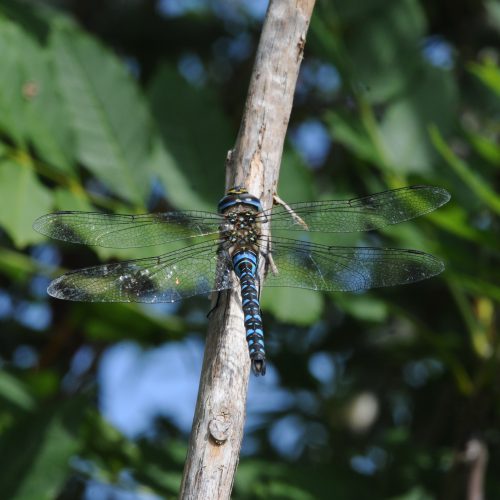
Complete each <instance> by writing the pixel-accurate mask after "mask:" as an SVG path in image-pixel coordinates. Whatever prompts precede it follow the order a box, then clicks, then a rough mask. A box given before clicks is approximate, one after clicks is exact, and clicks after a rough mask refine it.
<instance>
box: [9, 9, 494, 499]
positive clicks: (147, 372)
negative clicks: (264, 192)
mask: <svg viewBox="0 0 500 500" xmlns="http://www.w3.org/2000/svg"><path fill="white" fill-rule="evenodd" d="M265 9H266V2H265V1H247V2H244V1H242V0H240V1H229V0H219V1H216V0H190V1H180V0H178V1H174V0H171V1H167V0H165V1H159V0H142V1H141V0H106V1H97V0H92V1H90V0H86V1H83V0H81V1H77V0H74V1H62V0H61V1H53V2H41V1H36V2H35V1H32V2H22V1H20V0H18V1H14V0H3V1H2V3H1V4H0V369H1V371H0V471H1V473H0V491H1V492H2V498H16V499H28V500H30V499H34V500H42V499H53V498H61V499H78V498H86V499H90V500H96V499H120V500H121V499H156V498H175V495H176V492H177V491H178V487H179V484H180V478H181V472H182V467H183V462H184V458H185V452H186V444H187V439H188V435H189V430H190V425H191V419H192V415H193V411H194V403H195V398H196V391H197V383H198V378H199V374H200V369H201V359H202V353H203V340H204V333H205V330H206V318H205V314H206V312H207V311H208V309H209V302H208V301H207V300H205V299H204V298H203V297H202V298H198V299H191V300H186V301H185V302H183V303H181V304H177V305H174V306H171V305H158V306H153V307H143V306H138V305H129V304H125V305H121V304H84V303H68V302H61V301H57V300H53V299H49V297H48V296H47V295H46V293H45V290H46V287H47V284H48V282H49V281H50V279H51V278H53V277H54V276H57V275H58V274H60V273H61V272H62V270H63V269H73V268H78V267H83V266H85V265H94V264H98V263H99V262H101V261H106V260H109V259H112V258H129V257H134V256H135V257H137V256H141V255H146V254H149V255H151V252H154V251H153V250H151V249H148V250H147V252H149V253H144V252H146V251H144V252H143V253H140V252H137V251H135V252H132V251H114V250H109V249H108V250H103V249H94V250H91V249H88V248H85V247H79V246H72V245H63V244H59V243H57V242H54V241H47V240H45V239H44V238H43V237H41V236H40V235H38V234H37V233H35V232H34V231H33V230H32V228H31V225H32V222H33V220H34V219H35V218H36V217H38V216H40V215H42V214H43V213H47V212H50V211H53V210H100V211H116V212H144V211H161V210H168V209H193V208H202V209H206V210H213V209H214V208H215V207H216V204H217V201H218V200H219V199H220V197H221V196H222V195H223V192H224V160H225V156H226V152H227V150H228V149H230V148H231V147H232V145H233V144H234V140H235V137H236V134H237V131H238V127H239V120H240V118H241V115H242V109H243V105H244V99H245V95H246V91H247V86H248V81H249V77H250V72H251V68H252V64H253V59H254V54H255V48H256V45H257V43H258V38H259V32H260V28H261V23H262V19H263V16H264V13H265ZM499 48H500V4H499V3H498V2H496V1H493V0H490V1H485V0H483V1H480V0H459V1H453V2H452V1H449V0H441V1H417V0H364V1H352V0H335V1H318V4H317V6H316V9H315V13H314V16H313V20H312V24H311V27H310V31H309V35H308V41H307V45H306V51H305V58H304V62H303V64H302V68H301V73H300V76H299V81H298V85H297V91H296V98H295V105H294V109H293V112H292V117H291V122H290V129H289V134H288V139H287V143H286V147H285V152H284V156H283V164H282V168H281V177H280V185H279V194H280V196H281V197H282V198H284V199H285V200H286V201H288V202H294V201H303V200H306V201H307V200H319V199H336V198H338V199H342V198H349V197H353V196H361V195H365V194H368V193H372V192H377V191H382V190H385V189H392V188H397V187H400V186H404V185H410V184H419V183H423V184H431V185H436V186H441V187H444V188H446V189H448V190H449V191H450V193H451V194H452V200H451V202H450V203H449V204H448V205H447V206H445V207H444V208H442V209H440V210H438V211H437V212H436V213H433V214H431V215H428V216H425V217H422V218H421V219H419V220H415V221H412V222H408V223H405V224H401V225H400V226H397V227H390V228H389V229H387V230H385V229H384V230H383V231H380V232H378V233H374V234H365V235H360V236H358V237H352V236H349V235H346V236H342V235H333V236H332V238H331V240H330V241H332V243H337V244H346V245H348V244H356V243H360V244H368V245H382V246H384V245H385V246H396V247H408V248H416V249H420V250H424V251H427V252H430V253H433V254H435V255H438V256H440V257H441V258H442V259H443V260H445V262H446V265H447V269H446V271H445V272H444V273H443V274H442V275H441V276H439V277H437V278H434V279H432V280H428V281H426V282H422V283H418V284H415V285H412V286H406V287H397V288H392V289H383V290H376V291H370V292H366V293H360V294H318V293H314V292H307V291H299V290H293V289H290V290H288V289H283V290H278V289H277V290H273V291H272V292H271V291H269V290H268V291H266V292H265V293H264V298H263V313H264V323H265V327H266V338H267V345H268V355H269V360H270V361H269V365H270V366H269V371H268V375H266V377H265V378H263V379H252V381H251V384H250V395H249V400H248V421H247V426H246V434H245V439H244V443H243V449H242V454H241V462H240V466H239V469H238V473H237V477H236V482H235V487H234V491H233V497H234V498H235V499H254V498H266V499H297V500H299V499H300V500H302V499H304V500H306V499H307V500H308V499H332V498H338V499H356V500H359V499H364V498H370V499H372V500H374V499H392V500H396V499H397V500H424V499H425V500H428V499H438V498H439V499H450V500H451V499H461V498H466V496H465V495H466V484H467V481H468V477H469V475H470V472H471V470H474V467H476V468H477V460H476V461H475V460H474V457H475V456H476V455H474V453H473V452H474V449H475V448H474V446H476V447H477V448H478V449H479V450H482V451H480V453H479V457H481V456H484V455H487V459H488V462H487V468H486V472H485V478H484V480H485V486H484V488H485V498H488V499H493V498H500V476H499V475H498V471H499V470H500V455H499V442H500V429H499V404H500V394H499V387H500V384H499V382H500V379H499V374H498V368H499V361H500V359H499V354H500V353H499V338H498V301H499V300H500V285H499V276H500V271H499V264H500V259H499V251H500V240H499V220H498V215H499V214H500V196H499V195H498V194H497V190H498V180H499V172H500V170H499V169H500V146H499V136H500V125H499V123H500V122H499V111H500V99H499V97H500V68H499V65H498V62H499V56H500V54H499ZM160 251H165V250H164V249H163V250H158V252H160ZM152 255H154V253H152ZM466 451H467V453H466ZM475 463H476V466H474V464H475ZM477 470H478V471H479V474H481V466H479V467H478V468H477Z"/></svg>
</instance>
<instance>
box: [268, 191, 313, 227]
mask: <svg viewBox="0 0 500 500" xmlns="http://www.w3.org/2000/svg"><path fill="white" fill-rule="evenodd" d="M273 200H274V202H275V203H276V204H277V205H281V206H282V207H283V208H284V209H285V210H286V211H287V212H288V213H289V214H290V217H291V218H292V219H293V220H294V221H295V222H296V224H299V225H300V226H302V227H303V228H304V229H305V230H306V231H309V227H308V225H307V224H306V223H305V222H304V220H303V219H302V218H301V217H299V216H298V215H297V214H296V213H295V212H294V211H293V208H292V207H290V206H289V205H288V204H287V203H286V202H285V201H284V200H282V199H281V198H280V197H279V196H278V195H277V194H274V196H273Z"/></svg>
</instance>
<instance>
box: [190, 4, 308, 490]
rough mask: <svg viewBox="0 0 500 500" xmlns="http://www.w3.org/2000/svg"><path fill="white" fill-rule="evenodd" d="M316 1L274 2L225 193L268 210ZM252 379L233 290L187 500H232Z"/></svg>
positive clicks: (217, 324)
mask: <svg viewBox="0 0 500 500" xmlns="http://www.w3.org/2000/svg"><path fill="white" fill-rule="evenodd" d="M314 1H315V0H271V1H270V4H269V7H268V10H267V13H266V17H265V21H264V26H263V29H262V34H261V37H260V42H259V47H258V49H257V54H256V59H255V64H254V68H253V72H252V77H251V80H250V87H249V90H248V96H247V101H246V105H245V111H244V114H243V118H242V122H241V127H240V130H239V133H238V137H237V139H236V144H235V146H234V149H233V150H232V151H230V152H229V153H228V158H227V162H226V187H227V188H228V187H231V186H235V185H243V186H245V187H246V188H247V189H248V191H249V192H250V193H251V194H253V195H255V196H258V197H259V198H260V199H261V200H262V203H263V206H264V208H270V207H271V206H272V203H273V195H274V193H275V191H276V185H277V182H278V176H279V168H280V163H281V156H282V152H283V143H284V140H285V135H286V130H287V126H288V120H289V118H290V112H291V109H292V103H293V96H294V92H295V85H296V82H297V75H298V72H299V67H300V63H301V61H302V55H303V50H304V44H305V39H306V33H307V29H308V27H309V22H310V18H311V14H312V10H313V7H314ZM261 260H263V259H261ZM263 271H264V269H263V268H262V269H261V273H263ZM261 276H262V277H263V275H262V274H261ZM249 373H250V359H249V355H248V347H247V344H246V341H245V328H244V324H243V313H242V309H241V297H240V292H239V290H233V291H228V292H225V293H223V294H221V297H220V299H219V304H218V307H217V308H216V310H215V311H214V313H213V315H212V316H211V317H210V322H209V326H208V334H207V340H206V347H205V356H204V359H203V367H202V373H201V379H200V388H199V392H198V401H197V403H196V410H195V415H194V419H193V428H192V431H191V438H190V442H189V448H188V454H187V459H186V464H185V467H184V475H183V479H182V485H181V492H180V498H181V499H193V500H194V499H196V500H198V499H204V500H211V499H216V500H224V499H229V498H230V496H231V490H232V487H233V483H234V476H235V473H236V467H237V465H238V461H239V453H240V448H241V441H242V438H243V426H244V423H245V407H246V394H247V386H248V378H249Z"/></svg>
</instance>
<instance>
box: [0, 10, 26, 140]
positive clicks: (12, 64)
mask: <svg viewBox="0 0 500 500" xmlns="http://www.w3.org/2000/svg"><path fill="white" fill-rule="evenodd" d="M18 41H19V31H18V28H17V26H16V25H15V24H13V23H11V22H9V21H8V20H6V19H2V18H0V54H2V63H1V64H0V130H1V131H3V132H4V133H5V134H6V135H7V136H8V137H10V138H11V139H12V141H13V142H15V143H16V144H18V145H19V146H22V145H24V136H25V130H24V125H25V122H24V120H23V115H24V102H23V97H22V88H23V83H24V82H23V76H22V63H21V60H20V55H21V54H20V51H19V47H18Z"/></svg>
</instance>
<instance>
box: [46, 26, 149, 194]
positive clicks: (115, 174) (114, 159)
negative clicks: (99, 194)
mask: <svg viewBox="0 0 500 500" xmlns="http://www.w3.org/2000/svg"><path fill="white" fill-rule="evenodd" d="M51 47H52V50H53V51H54V58H55V66H56V71H57V78H58V82H59V87H60V90H61V93H62V96H63V100H64V103H65V105H66V107H67V109H68V112H69V116H70V120H71V124H72V126H73V130H74V133H75V136H76V141H77V156H78V159H79V160H80V162H81V163H83V165H84V166H85V167H87V168H88V169H89V170H90V171H91V172H92V173H93V174H94V175H95V176H96V177H97V178H98V179H100V180H101V181H102V182H103V183H104V184H105V185H106V186H107V187H108V188H109V189H110V190H112V191H114V192H116V193H117V194H118V195H120V196H122V197H123V198H125V199H127V200H129V201H133V202H135V203H137V204H142V203H143V202H144V200H145V198H146V195H147V193H148V191H149V187H150V182H151V172H149V170H148V160H149V155H150V145H151V140H150V138H151V135H152V133H153V129H152V122H151V120H150V116H149V113H148V110H147V107H146V106H145V103H144V100H143V98H142V96H141V95H140V93H139V90H138V88H137V86H136V84H135V82H134V81H133V80H132V78H131V76H130V75H129V74H128V72H127V71H126V69H125V66H124V65H123V64H122V63H120V61H118V59H117V58H116V57H115V56H114V55H113V54H111V53H110V52H109V51H108V50H106V49H105V48H104V47H103V46H101V45H100V44H99V43H97V42H96V41H95V40H93V39H92V38H90V37H88V36H86V35H84V34H83V33H81V32H80V31H78V30H77V29H74V28H73V29H71V28H69V27H63V26H60V25H58V26H57V27H56V28H55V29H54V32H53V35H52V37H51Z"/></svg>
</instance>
